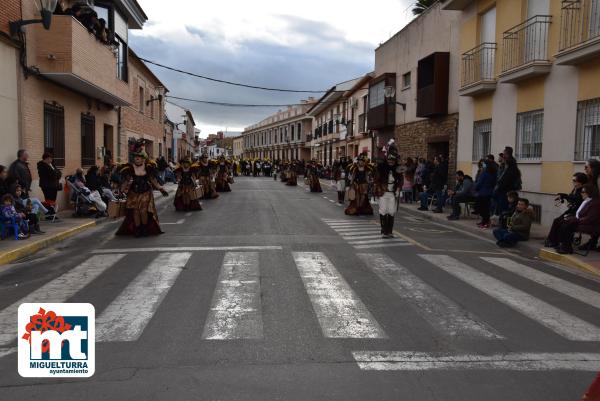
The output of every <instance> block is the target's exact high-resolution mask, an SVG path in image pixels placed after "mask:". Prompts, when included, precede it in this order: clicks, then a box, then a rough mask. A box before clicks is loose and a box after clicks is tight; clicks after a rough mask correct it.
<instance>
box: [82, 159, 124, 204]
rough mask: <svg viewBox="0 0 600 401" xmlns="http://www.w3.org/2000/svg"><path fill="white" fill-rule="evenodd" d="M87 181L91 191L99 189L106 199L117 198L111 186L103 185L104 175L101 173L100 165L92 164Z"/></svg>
mask: <svg viewBox="0 0 600 401" xmlns="http://www.w3.org/2000/svg"><path fill="white" fill-rule="evenodd" d="M85 183H86V186H87V187H88V188H89V190H90V191H92V192H94V191H98V193H99V194H100V196H102V198H103V200H104V199H106V200H108V201H112V202H115V201H116V200H117V198H116V197H115V195H114V194H113V193H112V191H111V190H110V187H109V186H106V187H105V186H104V185H102V177H101V176H100V174H99V169H98V166H92V167H90V168H89V169H88V172H87V174H86V175H85Z"/></svg>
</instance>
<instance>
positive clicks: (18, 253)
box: [0, 220, 96, 265]
mask: <svg viewBox="0 0 600 401" xmlns="http://www.w3.org/2000/svg"><path fill="white" fill-rule="evenodd" d="M95 226H96V221H95V220H94V221H89V222H87V223H84V224H81V225H78V226H75V227H72V228H70V229H68V230H66V231H63V232H59V233H56V234H54V235H50V236H49V237H48V238H44V239H40V240H38V241H34V242H28V243H26V244H24V245H23V246H21V247H19V248H17V249H13V250H11V251H7V252H4V253H0V265H5V264H8V263H11V262H14V261H15V260H18V259H22V258H24V257H25V256H29V255H31V254H33V253H36V252H38V251H40V250H42V249H44V248H47V247H49V246H50V245H53V244H56V243H58V242H61V241H63V240H65V239H67V238H69V237H72V236H73V235H75V234H77V233H80V232H82V231H85V230H87V229H89V228H92V227H95Z"/></svg>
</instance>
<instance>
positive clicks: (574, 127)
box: [443, 0, 600, 224]
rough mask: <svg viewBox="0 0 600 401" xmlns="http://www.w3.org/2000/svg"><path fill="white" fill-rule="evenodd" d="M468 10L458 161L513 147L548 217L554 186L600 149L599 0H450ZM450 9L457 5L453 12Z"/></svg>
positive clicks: (469, 165)
mask: <svg viewBox="0 0 600 401" xmlns="http://www.w3.org/2000/svg"><path fill="white" fill-rule="evenodd" d="M443 8H444V9H446V10H458V11H460V12H461V23H460V49H461V52H462V63H461V69H460V72H459V73H458V75H457V77H460V80H461V88H460V95H461V96H460V107H459V110H460V123H459V136H458V165H459V167H460V168H462V169H463V170H465V171H469V172H474V171H475V169H476V162H477V160H478V159H480V158H481V157H483V156H484V155H486V154H488V153H493V154H497V153H498V152H501V151H502V150H503V149H504V147H505V146H507V145H508V146H512V147H513V148H514V150H515V157H516V158H517V160H518V162H519V168H520V170H521V172H522V175H523V191H522V194H523V195H524V196H526V197H527V198H529V200H530V201H531V202H532V203H533V205H534V210H535V211H536V217H537V218H538V219H539V220H540V221H541V222H542V223H544V224H549V223H550V222H551V220H552V219H553V218H554V217H556V216H557V215H558V214H559V213H560V212H561V210H559V208H557V207H555V206H554V197H555V194H556V193H557V192H569V189H570V187H571V175H572V174H573V173H574V172H576V171H582V170H583V163H584V161H585V160H586V159H588V158H599V157H600V79H599V78H598V77H600V1H598V0H569V1H561V0H535V1H534V0H497V1H495V2H494V1H489V0H473V1H470V0H447V1H445V2H444V4H443ZM449 12H452V11H449Z"/></svg>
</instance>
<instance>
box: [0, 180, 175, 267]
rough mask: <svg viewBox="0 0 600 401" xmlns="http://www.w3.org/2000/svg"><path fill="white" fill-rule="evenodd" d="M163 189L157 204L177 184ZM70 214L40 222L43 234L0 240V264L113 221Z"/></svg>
mask: <svg viewBox="0 0 600 401" xmlns="http://www.w3.org/2000/svg"><path fill="white" fill-rule="evenodd" d="M165 189H166V190H167V191H168V192H169V195H170V196H169V197H168V198H163V197H162V196H160V194H159V193H158V192H156V193H155V201H156V204H157V206H158V205H161V204H163V203H164V202H167V201H169V200H171V201H172V200H173V198H172V196H171V195H172V194H174V193H175V190H176V189H177V185H175V184H167V185H166V186H165ZM72 214H73V210H70V209H69V210H64V211H62V212H60V213H59V214H58V216H59V220H56V221H55V222H50V221H42V222H40V226H41V229H42V230H43V231H45V234H40V235H32V236H31V237H30V238H27V239H24V240H18V241H17V240H15V239H14V237H13V236H9V237H7V238H6V239H4V240H2V241H0V266H2V265H5V264H8V263H11V262H14V261H17V260H19V259H22V258H24V257H25V256H30V255H32V254H34V253H36V252H38V251H40V250H42V249H45V248H48V247H50V246H53V245H55V244H57V243H59V242H61V241H64V240H65V239H67V238H69V237H72V236H74V235H76V234H78V233H80V232H82V231H85V230H87V229H90V228H93V227H96V225H98V224H101V223H103V222H111V221H114V219H109V218H107V217H104V218H99V219H93V218H85V217H72Z"/></svg>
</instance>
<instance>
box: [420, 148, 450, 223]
mask: <svg viewBox="0 0 600 401" xmlns="http://www.w3.org/2000/svg"><path fill="white" fill-rule="evenodd" d="M433 165H434V168H433V171H432V173H431V185H430V186H429V187H428V188H427V190H426V191H425V192H423V193H422V194H421V195H420V200H421V206H420V207H419V209H418V210H427V209H428V208H427V201H428V199H429V198H430V197H432V196H434V195H435V197H436V208H435V209H434V210H433V212H434V213H442V211H443V207H444V186H445V185H446V181H447V180H448V165H447V164H445V163H443V159H442V158H441V157H440V156H436V157H435V158H434V159H433Z"/></svg>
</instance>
